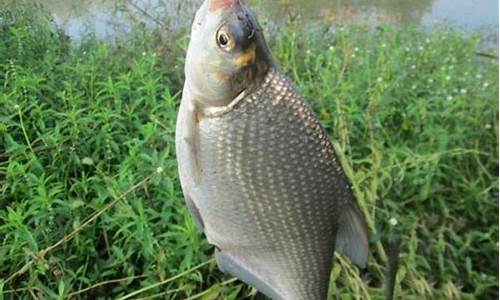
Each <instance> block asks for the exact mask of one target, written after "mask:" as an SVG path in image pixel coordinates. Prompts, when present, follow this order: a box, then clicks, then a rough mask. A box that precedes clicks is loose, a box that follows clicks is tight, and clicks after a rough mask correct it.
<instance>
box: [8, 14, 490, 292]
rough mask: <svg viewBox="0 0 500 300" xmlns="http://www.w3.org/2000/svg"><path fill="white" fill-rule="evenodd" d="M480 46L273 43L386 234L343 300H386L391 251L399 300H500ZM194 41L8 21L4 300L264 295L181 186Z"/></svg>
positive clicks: (296, 30)
mask: <svg viewBox="0 0 500 300" xmlns="http://www.w3.org/2000/svg"><path fill="white" fill-rule="evenodd" d="M479 42H480V37H478V36H465V35H464V34H462V33H460V32H454V31H451V30H449V29H446V28H441V29H436V30H435V31H433V32H432V33H423V32H421V31H419V30H418V29H416V28H410V27H406V26H404V27H395V26H390V25H383V26H380V27H377V28H373V29H369V28H366V27H363V26H356V25H349V26H347V27H336V29H335V30H334V28H331V27H329V26H326V25H325V26H319V27H318V28H315V29H314V30H304V29H301V27H300V26H298V25H297V24H293V23H291V24H289V27H288V28H287V29H286V30H284V32H282V33H281V34H280V35H279V36H278V37H277V38H275V39H273V40H272V41H270V44H271V45H272V48H273V52H274V54H275V56H276V58H277V59H278V60H279V62H280V65H281V66H282V67H283V70H284V71H285V72H286V73H287V74H289V75H290V77H291V78H292V79H293V81H295V82H296V83H297V84H298V85H299V86H300V89H301V91H302V92H303V93H304V94H305V95H306V98H308V99H311V103H312V105H313V106H314V108H315V111H316V112H317V113H318V115H319V117H320V118H321V120H322V123H323V125H324V126H325V128H326V129H327V130H328V132H329V133H330V134H331V137H332V139H333V140H334V141H336V146H337V148H338V150H339V152H340V153H342V154H345V155H341V156H342V159H343V161H344V162H348V165H351V166H352V169H351V168H347V173H348V175H349V176H350V178H351V180H352V184H353V187H354V189H355V191H356V193H357V196H358V199H359V202H360V204H361V205H362V207H363V210H364V212H365V213H366V216H367V218H368V221H369V225H370V229H371V232H372V240H371V246H372V247H371V249H372V255H371V258H370V271H369V274H368V275H367V277H366V278H364V279H361V278H360V277H359V276H358V272H357V271H356V270H355V268H354V267H353V266H352V265H351V264H350V263H348V262H347V261H346V260H344V259H343V258H342V257H340V256H339V257H337V260H336V262H335V267H334V272H333V274H332V281H331V286H332V291H333V294H332V295H331V296H330V297H331V299H381V298H382V297H383V289H382V284H383V280H384V276H385V274H384V272H385V270H386V266H387V253H386V250H384V249H385V248H384V245H385V244H386V243H387V241H390V240H400V241H401V242H402V246H401V258H400V265H399V269H398V273H397V279H396V295H397V297H398V298H401V299H476V298H477V299H496V298H498V243H497V241H498V96H499V95H498V72H497V71H498V60H491V59H487V60H481V59H479V58H478V57H477V56H475V54H474V53H475V49H476V47H477V45H478V43H479ZM186 44H187V36H186V34H175V33H172V34H171V35H168V34H167V35H166V37H164V36H161V35H158V34H157V33H155V32H154V31H139V32H136V33H134V34H133V35H132V36H131V37H129V38H128V39H127V40H126V41H117V42H102V41H98V40H96V39H94V38H92V37H89V38H86V39H84V41H83V42H82V43H81V44H80V45H75V44H73V43H71V41H69V40H68V39H67V38H66V37H65V36H64V34H62V33H61V32H59V31H58V29H57V28H55V27H54V25H53V24H51V23H50V22H49V21H48V18H47V17H46V16H45V15H43V14H40V13H39V12H38V11H31V10H30V9H28V8H23V9H19V8H15V7H14V8H13V7H10V8H9V7H8V6H4V7H1V8H0V208H1V209H0V299H30V298H42V299H46V298H57V299H66V298H76V299H78V298H81V299H90V298H96V299H106V298H109V299H115V298H121V299H132V298H135V299H137V298H141V297H147V298H148V299H153V298H163V299H186V298H188V299H195V298H203V299H242V298H244V297H247V296H248V297H251V296H252V295H254V294H255V291H254V290H252V289H251V288H249V287H247V286H246V285H244V284H242V283H240V282H239V281H236V280H234V279H232V278H230V277H228V276H227V275H224V274H222V273H221V272H220V271H218V269H217V267H216V265H215V263H214V261H213V260H212V252H213V249H212V247H210V246H209V245H208V244H207V242H206V241H205V239H204V238H203V237H202V236H201V235H200V234H199V233H198V232H197V230H196V228H195V226H194V225H193V223H192V220H191V218H190V217H189V215H188V213H187V211H186V208H185V205H184V201H183V197H182V193H181V190H180V187H179V181H178V177H177V169H176V168H177V167H176V160H175V153H174V128H175V126H174V124H175V119H176V113H177V106H178V104H179V100H180V96H181V88H182V81H183V79H182V76H183V75H182V70H183V55H184V51H185V47H186ZM160 283H161V284H160Z"/></svg>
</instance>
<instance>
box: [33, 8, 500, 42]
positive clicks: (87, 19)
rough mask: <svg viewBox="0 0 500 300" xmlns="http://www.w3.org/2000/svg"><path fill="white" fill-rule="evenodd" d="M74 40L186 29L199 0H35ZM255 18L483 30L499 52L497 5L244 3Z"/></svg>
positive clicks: (279, 20)
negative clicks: (137, 29)
mask: <svg viewBox="0 0 500 300" xmlns="http://www.w3.org/2000/svg"><path fill="white" fill-rule="evenodd" d="M38 1H39V2H41V3H42V4H44V5H45V6H46V7H47V8H48V9H49V11H51V12H52V14H53V16H54V20H55V21H56V23H57V24H58V25H59V26H61V27H62V28H63V29H64V30H65V32H66V33H67V34H68V35H69V36H70V37H71V38H72V39H74V40H76V41H78V40H80V39H81V37H82V34H83V33H85V32H95V35H96V36H97V37H98V38H104V39H106V38H112V37H116V36H121V35H125V34H126V33H127V32H129V31H130V30H131V28H132V24H137V21H139V22H143V24H144V26H148V27H154V26H158V25H159V24H162V25H165V24H166V26H167V27H169V28H176V29H186V28H188V26H189V23H190V22H191V20H192V17H193V14H194V12H195V10H196V8H197V7H198V6H199V4H200V3H201V0H121V1H120V0H85V1H79V0H38ZM247 2H249V4H251V6H252V7H253V8H254V10H256V11H257V13H258V15H259V19H261V20H272V22H273V23H275V24H277V25H278V26H279V25H281V24H283V22H284V21H285V20H287V19H288V18H290V17H292V18H294V17H295V18H296V17H300V18H301V19H302V20H303V21H304V23H305V24H308V23H311V22H315V21H317V20H322V21H327V22H332V24H339V23H350V22H363V23H368V24H377V23H379V22H391V23H396V24H406V23H409V24H418V25H421V26H422V27H424V28H432V27H433V26H434V25H435V24H437V23H446V24H448V25H450V26H452V27H455V28H460V29H463V30H465V31H469V32H472V31H482V32H484V33H485V34H486V40H487V41H489V47H495V48H496V47H498V5H499V1H498V0H476V1H473V0H418V1H414V0H273V1H269V0H248V1H247Z"/></svg>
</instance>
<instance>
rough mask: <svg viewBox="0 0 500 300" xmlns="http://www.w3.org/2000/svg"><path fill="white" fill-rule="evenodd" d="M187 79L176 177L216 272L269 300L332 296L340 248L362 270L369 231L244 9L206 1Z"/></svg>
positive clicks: (322, 137)
mask: <svg viewBox="0 0 500 300" xmlns="http://www.w3.org/2000/svg"><path fill="white" fill-rule="evenodd" d="M185 75H186V81H185V85H184V91H183V97H182V103H181V107H180V110H179V115H178V121H177V129H176V151H177V160H178V165H179V174H180V179H181V185H182V189H183V192H184V196H185V199H186V203H187V206H188V208H189V210H190V212H191V214H192V216H193V218H194V220H195V222H196V223H197V225H198V226H199V227H200V229H201V230H202V231H203V232H204V233H205V235H206V237H207V239H208V241H209V243H210V244H212V245H214V246H215V248H216V260H217V263H218V266H219V268H220V269H222V270H223V271H225V272H227V273H229V274H231V275H233V276H235V277H237V278H239V279H241V280H242V281H244V282H246V283H247V284H250V285H252V286H254V287H255V288H257V289H258V290H259V291H260V292H262V293H264V294H265V295H267V296H268V297H271V298H272V299H275V300H280V299H282V300H323V299H327V291H328V280H329V278H330V272H331V269H332V265H333V253H334V251H335V250H337V251H339V252H341V253H343V254H345V255H346V256H348V257H349V258H350V259H351V260H352V261H353V262H354V263H356V264H357V265H358V266H359V267H361V268H366V266H367V261H368V238H367V230H366V224H365V221H364V218H363V216H362V214H361V212H360V209H359V207H358V205H357V204H356V201H355V198H354V197H353V194H352V192H351V189H350V186H349V182H348V180H347V178H346V176H345V175H344V172H343V170H342V167H341V165H340V162H339V161H338V159H337V157H336V155H335V152H334V149H333V147H332V144H331V142H330V139H329V137H328V135H327V134H326V133H325V131H324V130H323V129H322V127H321V125H320V123H319V121H318V119H317V117H316V116H315V115H314V113H313V111H312V110H311V108H310V107H309V106H308V105H307V104H306V103H305V101H304V99H303V98H302V96H301V95H300V93H299V92H298V91H297V89H296V87H295V86H294V84H293V83H292V82H291V81H290V80H289V79H288V78H287V77H286V76H285V75H283V74H282V73H281V72H280V70H279V68H278V67H277V65H276V63H275V62H274V60H273V58H272V55H271V53H270V50H269V48H268V46H267V45H266V42H265V40H264V36H263V33H262V29H261V27H260V26H259V24H258V23H257V20H256V19H255V17H254V15H253V14H252V13H251V11H250V10H249V9H248V7H247V6H246V5H245V4H244V3H243V2H242V1H238V0H206V1H205V2H204V3H203V4H202V6H201V8H200V9H199V11H198V12H197V14H196V17H195V20H194V22H193V25H192V32H191V40H190V44H189V48H188V52H187V57H186V66H185Z"/></svg>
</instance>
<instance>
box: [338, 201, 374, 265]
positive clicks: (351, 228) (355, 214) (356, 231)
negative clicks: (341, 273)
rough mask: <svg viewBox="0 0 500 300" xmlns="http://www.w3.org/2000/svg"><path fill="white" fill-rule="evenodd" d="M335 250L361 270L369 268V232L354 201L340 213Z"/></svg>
mask: <svg viewBox="0 0 500 300" xmlns="http://www.w3.org/2000/svg"><path fill="white" fill-rule="evenodd" d="M335 250H337V251H338V252H340V253H342V254H344V255H345V256H347V257H349V259H350V260H351V261H352V262H354V263H355V264H356V265H357V266H358V267H359V268H361V269H366V268H367V267H368V230H367V226H366V222H365V218H364V217H363V214H362V213H361V210H360V209H359V207H358V205H357V203H356V202H355V201H354V200H353V201H349V204H347V205H346V207H344V208H343V211H342V212H341V213H340V217H339V222H338V229H337V238H336V240H335Z"/></svg>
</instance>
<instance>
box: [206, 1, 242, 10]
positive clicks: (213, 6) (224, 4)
mask: <svg viewBox="0 0 500 300" xmlns="http://www.w3.org/2000/svg"><path fill="white" fill-rule="evenodd" d="M208 4H209V6H208V7H209V11H211V12H214V11H217V10H221V9H229V8H231V7H233V6H235V5H241V2H240V0H208Z"/></svg>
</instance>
